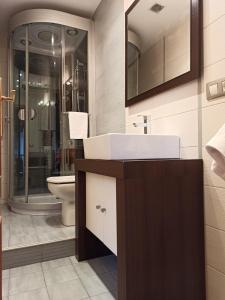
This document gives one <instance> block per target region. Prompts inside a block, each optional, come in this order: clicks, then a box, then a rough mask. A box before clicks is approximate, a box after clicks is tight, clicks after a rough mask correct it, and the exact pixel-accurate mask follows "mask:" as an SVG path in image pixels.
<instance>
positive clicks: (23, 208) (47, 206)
mask: <svg viewBox="0 0 225 300" xmlns="http://www.w3.org/2000/svg"><path fill="white" fill-rule="evenodd" d="M32 23H48V24H58V25H63V26H68V27H73V28H77V29H81V30H84V31H87V34H88V110H89V116H90V118H89V128H90V135H93V134H94V132H95V126H94V120H93V118H92V116H93V109H94V106H93V103H94V97H95V85H94V82H95V80H94V78H95V60H94V57H95V55H94V38H93V21H92V20H91V19H87V18H82V17H78V16H76V15H72V14H68V13H64V12H61V11H56V10H48V9H31V10H25V11H22V12H20V13H18V14H16V15H14V16H13V17H12V19H11V20H10V34H11V33H12V32H13V31H14V30H15V29H16V28H18V27H19V26H23V25H29V24H32ZM28 48H29V45H28V26H26V54H25V55H26V57H25V60H26V94H25V104H26V107H28V106H29V98H28V96H29V95H28V92H29V86H28V81H29V54H28V53H29V52H28V51H29V49H28ZM63 53H65V43H63V41H62V70H63V69H64V63H65V62H64V57H63ZM12 70H13V51H12V41H11V39H10V66H9V74H10V75H9V81H10V82H9V89H10V90H11V89H12V87H13V72H12ZM62 72H64V71H62ZM63 75H64V74H62V78H63ZM64 93H65V89H64V87H63V82H62V102H63V99H64V98H65V95H64ZM13 109H14V108H13V104H11V103H9V104H8V130H7V131H8V149H10V151H9V154H8V170H9V172H8V182H9V189H8V196H9V205H10V207H11V208H12V210H14V211H15V212H19V213H30V214H43V213H46V214H48V213H56V212H58V211H59V209H60V207H61V204H60V203H55V204H51V203H29V199H28V196H29V186H28V178H29V168H28V164H29V156H28V154H29V143H28V142H27V141H28V140H29V128H28V122H27V120H28V119H29V111H28V109H26V110H25V119H26V122H25V136H26V139H25V141H26V142H25V202H16V201H14V199H13V198H14V188H13V186H14V182H13V179H12V178H13V177H14V176H13V172H14V166H13V160H14V157H13V122H14V120H13Z"/></svg>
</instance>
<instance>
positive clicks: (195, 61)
mask: <svg viewBox="0 0 225 300" xmlns="http://www.w3.org/2000/svg"><path fill="white" fill-rule="evenodd" d="M139 1H141V0H135V1H134V2H133V3H132V4H131V6H130V7H129V8H128V9H127V11H126V12H125V106H126V107H128V106H131V105H133V104H135V103H138V102H140V101H143V100H145V99H147V98H150V97H153V96H155V95H157V94H160V93H162V92H165V91H167V90H169V89H172V88H175V87H177V86H179V85H182V84H185V83H187V82H189V81H192V80H194V79H197V78H199V77H200V76H201V73H202V65H203V64H202V46H203V25H202V22H203V21H202V20H203V18H202V14H203V13H202V11H203V9H202V5H203V4H202V0H190V4H191V16H190V17H191V30H190V33H191V36H190V41H191V48H190V56H191V57H190V62H191V63H190V71H188V72H186V73H184V74H182V75H179V76H177V77H175V78H173V79H171V80H169V81H166V82H164V83H162V84H160V85H158V86H156V87H154V88H152V89H150V90H148V91H146V92H144V93H141V94H140V95H137V96H135V97H133V98H130V99H128V98H127V80H128V78H127V49H128V16H129V13H130V12H131V11H132V10H133V9H134V8H135V6H136V5H137V4H138V3H139Z"/></svg>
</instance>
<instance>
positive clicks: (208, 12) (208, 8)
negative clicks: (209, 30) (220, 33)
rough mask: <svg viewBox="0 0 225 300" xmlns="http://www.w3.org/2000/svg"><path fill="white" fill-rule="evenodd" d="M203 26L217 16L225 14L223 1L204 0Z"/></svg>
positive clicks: (207, 24) (214, 19) (213, 20)
mask: <svg viewBox="0 0 225 300" xmlns="http://www.w3.org/2000/svg"><path fill="white" fill-rule="evenodd" d="M203 8H204V26H209V24H210V23H212V22H215V21H216V20H217V19H218V18H220V17H222V16H223V15H225V2H224V1H223V0H222V1H220V0H219V1H216V3H215V0H204V5H203Z"/></svg>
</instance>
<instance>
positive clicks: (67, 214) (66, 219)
mask: <svg viewBox="0 0 225 300" xmlns="http://www.w3.org/2000/svg"><path fill="white" fill-rule="evenodd" d="M62 223H63V225H65V226H75V202H74V201H64V200H63V201H62Z"/></svg>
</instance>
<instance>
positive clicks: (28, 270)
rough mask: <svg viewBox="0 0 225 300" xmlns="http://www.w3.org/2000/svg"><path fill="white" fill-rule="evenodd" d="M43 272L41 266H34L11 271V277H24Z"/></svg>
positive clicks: (38, 264)
mask: <svg viewBox="0 0 225 300" xmlns="http://www.w3.org/2000/svg"><path fill="white" fill-rule="evenodd" d="M40 272H42V268H41V264H40V263H37V264H32V265H27V266H23V267H18V268H13V269H10V277H13V276H14V277H15V276H23V275H24V274H28V273H29V274H30V273H40Z"/></svg>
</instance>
